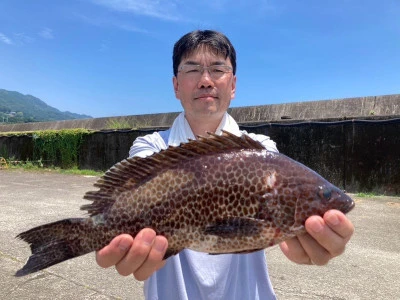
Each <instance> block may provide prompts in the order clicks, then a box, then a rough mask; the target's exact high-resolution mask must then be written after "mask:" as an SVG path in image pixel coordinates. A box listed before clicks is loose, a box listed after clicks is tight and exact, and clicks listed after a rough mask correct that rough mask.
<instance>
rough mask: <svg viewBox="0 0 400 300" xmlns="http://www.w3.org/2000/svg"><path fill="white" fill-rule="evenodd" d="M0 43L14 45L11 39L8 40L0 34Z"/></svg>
mask: <svg viewBox="0 0 400 300" xmlns="http://www.w3.org/2000/svg"><path fill="white" fill-rule="evenodd" d="M0 42H3V43H4V44H8V45H12V44H14V43H13V42H12V40H11V39H9V38H8V37H7V36H6V35H5V34H3V33H1V32H0Z"/></svg>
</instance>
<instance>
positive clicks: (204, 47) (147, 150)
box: [96, 30, 354, 300]
mask: <svg viewBox="0 0 400 300" xmlns="http://www.w3.org/2000/svg"><path fill="white" fill-rule="evenodd" d="M173 70H174V76H173V87H174V91H175V96H176V98H177V99H179V100H180V101H181V104H182V106H183V109H184V112H183V113H181V114H180V115H179V116H178V117H177V119H176V120H175V121H174V124H173V126H172V127H171V128H170V129H169V130H167V131H161V132H155V133H153V134H151V135H147V136H145V137H140V138H138V139H137V140H135V141H134V143H133V145H132V147H131V150H130V153H129V154H130V156H135V155H136V156H141V157H145V156H148V155H151V154H152V153H154V152H158V151H160V150H162V149H165V148H167V147H168V146H169V145H179V144H180V143H182V142H186V141H187V140H188V139H189V138H191V139H194V138H195V136H197V135H205V134H206V132H216V133H217V134H219V133H220V132H221V130H222V129H223V130H227V131H230V132H232V133H234V134H236V135H241V134H247V133H244V132H241V131H240V130H239V127H238V125H237V124H236V122H235V121H234V120H233V119H232V118H231V117H230V116H229V115H228V114H227V109H228V107H229V105H230V102H231V100H232V99H233V98H234V97H235V91H236V75H235V74H236V53H235V49H234V48H233V46H232V44H231V43H230V41H229V40H228V38H227V37H226V36H224V35H223V34H221V33H219V32H215V31H210V30H205V31H199V30H197V31H193V32H190V33H188V34H186V35H184V36H183V37H182V38H181V39H180V40H179V41H178V42H177V43H176V44H175V46H174V51H173ZM250 136H251V137H252V138H253V139H256V140H258V141H260V142H261V143H262V144H263V145H264V146H265V147H266V148H267V149H268V150H270V151H277V149H276V147H275V143H274V142H272V141H271V140H270V139H269V138H268V137H266V136H263V135H254V134H250ZM305 227H306V230H307V232H308V233H307V234H305V235H302V236H299V237H296V238H293V239H290V240H288V241H286V242H283V243H281V244H280V248H281V250H282V251H283V253H284V254H285V255H286V256H287V257H288V258H289V259H290V260H292V261H294V262H296V263H299V264H316V265H324V264H326V263H327V262H328V261H329V260H330V259H331V258H333V257H335V256H337V255H340V254H341V253H342V252H343V251H344V248H345V245H346V243H347V242H348V241H349V239H350V237H351V235H352V233H353V231H354V227H353V225H352V223H351V222H350V221H349V220H348V219H347V218H346V216H345V215H344V214H342V213H341V212H339V211H336V210H331V211H328V212H327V213H325V215H324V216H323V218H321V217H319V216H312V217H310V218H309V219H307V221H306V224H305ZM167 247H168V241H167V240H166V238H165V237H163V236H156V234H155V232H154V231H153V230H151V229H149V228H147V229H143V230H142V231H141V232H140V233H139V234H138V235H137V236H136V237H135V238H133V237H132V236H130V235H127V234H123V235H120V236H118V237H116V238H114V239H113V240H112V242H111V243H110V244H109V245H108V246H106V247H104V248H103V249H101V250H100V251H98V252H97V254H96V259H97V262H98V264H99V265H100V266H101V267H104V268H107V267H110V266H114V265H115V267H116V269H117V271H118V272H119V274H121V275H123V276H127V275H130V274H133V275H134V276H135V278H136V279H137V280H146V282H145V296H146V298H147V299H174V300H176V299H274V298H275V294H274V292H273V290H272V286H271V283H270V280H269V276H268V270H267V265H266V259H265V252H264V251H263V250H262V251H257V252H254V253H250V254H223V255H208V254H206V253H199V252H195V251H191V250H184V251H182V252H180V253H179V254H178V255H176V256H173V257H170V258H169V259H167V260H166V261H163V260H162V258H163V256H164V254H165V251H166V249H167Z"/></svg>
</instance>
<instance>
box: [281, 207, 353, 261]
mask: <svg viewBox="0 0 400 300" xmlns="http://www.w3.org/2000/svg"><path fill="white" fill-rule="evenodd" d="M305 228H306V230H307V233H306V234H304V235H301V236H297V237H295V238H292V239H290V240H287V241H285V242H282V243H281V244H280V245H279V246H280V248H281V250H282V252H283V253H284V254H285V255H286V257H287V258H289V259H290V260H291V261H293V262H295V263H298V264H315V265H320V266H322V265H325V264H327V263H328V261H329V260H330V259H332V258H334V257H335V256H338V255H340V254H342V253H343V251H344V249H345V246H346V244H347V242H348V241H349V240H350V237H351V236H352V235H353V232H354V226H353V224H352V223H351V222H350V220H349V219H347V217H346V216H345V215H344V214H343V213H342V212H340V211H338V210H329V211H327V212H326V213H325V214H324V217H323V218H321V217H319V216H311V217H309V218H308V219H307V220H306V223H305Z"/></svg>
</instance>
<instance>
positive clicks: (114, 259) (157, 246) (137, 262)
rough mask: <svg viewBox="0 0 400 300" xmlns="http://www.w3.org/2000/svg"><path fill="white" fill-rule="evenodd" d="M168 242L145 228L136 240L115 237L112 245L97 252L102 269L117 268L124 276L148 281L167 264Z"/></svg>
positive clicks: (121, 236)
mask: <svg viewBox="0 0 400 300" xmlns="http://www.w3.org/2000/svg"><path fill="white" fill-rule="evenodd" d="M167 248H168V241H167V239H166V238H165V237H163V236H160V235H158V236H156V233H155V231H154V230H152V229H149V228H145V229H143V230H141V231H140V232H139V233H138V234H137V235H136V237H135V238H133V237H132V236H130V235H129V234H121V235H119V236H117V237H115V238H114V239H113V240H112V241H111V243H110V244H109V245H107V246H105V247H104V248H103V249H101V250H99V251H97V252H96V261H97V263H98V265H99V266H100V267H103V268H109V267H111V266H115V268H116V269H117V271H118V273H119V274H120V275H122V276H128V275H130V274H133V276H135V278H136V279H137V280H146V279H147V278H149V277H150V276H151V275H152V274H153V273H154V272H155V271H157V270H158V269H160V268H162V267H163V266H164V264H165V261H163V260H162V259H163V257H164V254H165V251H166V250H167Z"/></svg>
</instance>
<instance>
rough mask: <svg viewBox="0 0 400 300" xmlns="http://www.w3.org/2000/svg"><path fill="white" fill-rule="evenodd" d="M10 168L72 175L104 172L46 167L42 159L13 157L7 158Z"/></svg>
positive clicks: (89, 174) (100, 173)
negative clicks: (19, 159)
mask: <svg viewBox="0 0 400 300" xmlns="http://www.w3.org/2000/svg"><path fill="white" fill-rule="evenodd" d="M6 161H7V166H8V169H11V170H12V169H22V170H25V171H36V172H56V173H60V174H72V175H86V176H103V175H104V172H99V171H94V170H87V169H86V170H85V169H83V170H81V169H78V168H77V167H72V168H69V169H62V168H59V167H44V166H43V163H42V162H41V160H37V161H29V160H27V161H16V160H13V159H10V160H6Z"/></svg>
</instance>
